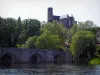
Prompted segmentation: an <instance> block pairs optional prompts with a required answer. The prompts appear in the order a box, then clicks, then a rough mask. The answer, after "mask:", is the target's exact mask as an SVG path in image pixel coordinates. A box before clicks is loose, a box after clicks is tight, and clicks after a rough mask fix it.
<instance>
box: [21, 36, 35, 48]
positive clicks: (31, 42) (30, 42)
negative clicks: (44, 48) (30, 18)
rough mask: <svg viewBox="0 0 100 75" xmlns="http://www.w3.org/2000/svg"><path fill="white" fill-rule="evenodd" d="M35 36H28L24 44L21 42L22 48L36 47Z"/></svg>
mask: <svg viewBox="0 0 100 75" xmlns="http://www.w3.org/2000/svg"><path fill="white" fill-rule="evenodd" d="M36 38H37V36H32V37H29V38H28V39H27V41H26V43H25V44H22V48H36V46H35V42H36Z"/></svg>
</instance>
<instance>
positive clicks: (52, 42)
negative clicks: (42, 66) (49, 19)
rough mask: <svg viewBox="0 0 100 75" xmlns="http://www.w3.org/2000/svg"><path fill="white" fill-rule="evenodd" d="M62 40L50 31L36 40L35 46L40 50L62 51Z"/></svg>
mask: <svg viewBox="0 0 100 75" xmlns="http://www.w3.org/2000/svg"><path fill="white" fill-rule="evenodd" d="M61 42H62V40H61V39H60V37H59V36H58V35H54V34H51V32H50V31H45V32H44V33H43V34H41V36H39V37H38V38H37V39H36V42H35V45H36V47H37V48H40V49H60V48H62V47H63V45H62V44H61Z"/></svg>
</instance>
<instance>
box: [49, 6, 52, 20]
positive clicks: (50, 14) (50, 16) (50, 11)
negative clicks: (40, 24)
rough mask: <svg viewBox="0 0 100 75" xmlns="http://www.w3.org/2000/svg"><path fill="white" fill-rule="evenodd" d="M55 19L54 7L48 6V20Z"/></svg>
mask: <svg viewBox="0 0 100 75" xmlns="http://www.w3.org/2000/svg"><path fill="white" fill-rule="evenodd" d="M52 21H53V8H51V7H49V8H48V22H52Z"/></svg>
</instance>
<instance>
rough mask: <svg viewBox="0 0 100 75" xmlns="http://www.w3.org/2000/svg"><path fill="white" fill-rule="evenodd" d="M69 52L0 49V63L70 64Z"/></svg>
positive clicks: (71, 58) (71, 59) (70, 56)
mask: <svg viewBox="0 0 100 75" xmlns="http://www.w3.org/2000/svg"><path fill="white" fill-rule="evenodd" d="M72 61H73V57H72V55H71V53H70V51H66V52H64V51H57V50H38V49H22V48H0V63H30V64H36V63H51V62H52V63H64V62H65V63H72Z"/></svg>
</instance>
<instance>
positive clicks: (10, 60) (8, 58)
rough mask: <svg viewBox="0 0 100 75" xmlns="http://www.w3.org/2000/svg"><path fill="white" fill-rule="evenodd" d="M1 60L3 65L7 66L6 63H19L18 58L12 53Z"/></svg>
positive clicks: (4, 55) (3, 56)
mask: <svg viewBox="0 0 100 75" xmlns="http://www.w3.org/2000/svg"><path fill="white" fill-rule="evenodd" d="M0 60H1V63H2V64H5V63H9V64H12V63H14V62H18V61H19V60H18V58H17V56H16V55H15V54H13V53H11V52H8V53H5V54H3V55H2V56H1V58H0Z"/></svg>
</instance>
